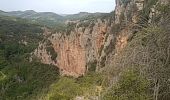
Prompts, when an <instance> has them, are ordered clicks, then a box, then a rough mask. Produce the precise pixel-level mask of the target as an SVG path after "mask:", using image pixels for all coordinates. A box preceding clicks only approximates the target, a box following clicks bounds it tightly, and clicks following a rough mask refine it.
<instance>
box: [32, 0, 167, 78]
mask: <svg viewBox="0 0 170 100" xmlns="http://www.w3.org/2000/svg"><path fill="white" fill-rule="evenodd" d="M125 1H126V2H125ZM146 1H147V0H116V8H115V12H113V13H110V14H107V15H106V16H107V17H103V18H102V17H101V18H95V19H93V20H91V19H89V20H82V21H74V22H68V24H69V26H70V27H71V30H67V29H66V30H67V31H65V32H56V33H53V34H51V33H50V32H49V30H48V31H47V29H46V31H45V33H44V34H45V37H46V39H45V40H44V41H45V42H44V41H43V42H42V43H40V44H39V47H38V48H37V49H36V50H35V51H34V52H33V53H32V55H34V56H36V57H37V58H38V59H39V60H40V61H41V62H43V63H45V64H52V65H56V66H57V67H58V68H60V72H61V74H62V75H71V76H75V77H78V76H81V75H84V74H85V73H86V72H87V71H90V70H91V69H93V71H100V70H102V68H103V67H105V66H109V64H110V62H111V61H112V59H113V57H114V55H115V54H117V52H120V51H121V50H122V49H123V48H124V47H125V46H126V44H127V43H128V39H129V37H130V36H131V35H132V34H133V33H134V32H135V31H136V30H134V26H135V24H136V23H137V22H138V13H139V11H141V10H142V9H143V8H144V6H145V2H146ZM165 2H168V1H167V0H164V2H163V3H165ZM47 41H48V42H50V43H51V44H50V45H51V46H52V48H53V49H54V52H56V53H57V57H56V58H54V57H52V56H53V54H52V53H49V52H48V51H47V49H46V47H48V46H49V45H48V44H49V43H48V42H47ZM52 58H53V59H52Z"/></svg>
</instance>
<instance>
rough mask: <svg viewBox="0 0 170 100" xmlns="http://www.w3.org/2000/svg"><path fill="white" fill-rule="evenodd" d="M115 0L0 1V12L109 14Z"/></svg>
mask: <svg viewBox="0 0 170 100" xmlns="http://www.w3.org/2000/svg"><path fill="white" fill-rule="evenodd" d="M114 8H115V0H0V10H3V11H18V10H19V11H25V10H35V11H37V12H55V13H58V14H75V13H79V12H91V13H94V12H111V11H113V10H114Z"/></svg>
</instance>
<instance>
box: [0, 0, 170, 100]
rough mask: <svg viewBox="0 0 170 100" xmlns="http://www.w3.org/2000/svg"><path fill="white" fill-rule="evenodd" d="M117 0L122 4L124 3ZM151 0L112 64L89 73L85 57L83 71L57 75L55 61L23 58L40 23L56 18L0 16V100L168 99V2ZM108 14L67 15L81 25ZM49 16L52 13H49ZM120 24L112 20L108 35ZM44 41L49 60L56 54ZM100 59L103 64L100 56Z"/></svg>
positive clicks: (91, 66) (38, 38)
mask: <svg viewBox="0 0 170 100" xmlns="http://www.w3.org/2000/svg"><path fill="white" fill-rule="evenodd" d="M121 1H122V3H123V4H124V5H127V4H128V3H129V2H130V0H121ZM156 1H157V0H147V5H146V6H145V8H144V10H142V11H141V12H140V15H139V22H138V23H137V25H136V26H134V28H135V30H137V31H135V32H134V33H133V34H132V36H131V37H130V38H129V39H128V44H127V46H126V47H125V48H124V50H122V51H121V53H120V54H117V55H115V56H114V60H113V62H114V63H113V65H111V66H106V67H105V68H103V71H102V72H95V70H96V67H97V62H96V61H94V62H90V63H88V66H89V68H88V70H89V71H88V72H87V74H86V75H85V76H82V77H79V78H73V77H63V76H59V69H58V68H57V67H56V66H52V65H45V64H42V63H40V62H34V61H33V62H29V54H30V53H31V52H32V51H33V50H34V49H35V48H37V46H38V43H39V42H40V41H41V40H43V36H42V32H43V30H42V29H41V25H47V26H49V27H51V26H54V25H56V23H55V24H54V23H53V21H49V20H48V17H44V18H40V19H38V22H36V24H35V22H34V24H33V23H32V21H30V20H26V19H20V18H16V17H7V16H0V100H72V99H73V98H75V97H79V98H84V99H87V100H96V99H97V100H98V99H99V100H169V99H170V78H169V76H170V45H169V44H170V5H160V4H159V3H156ZM153 5H156V6H155V9H156V10H157V13H156V14H155V15H154V16H153V17H152V19H149V18H150V17H149V14H150V9H151V7H153ZM1 13H5V12H1ZM15 13H18V12H13V14H15ZM19 13H20V12H19ZM27 13H31V14H32V13H35V12H32V11H31V12H27ZM113 13H114V12H112V13H111V14H104V15H103V16H99V15H98V14H97V15H95V14H94V15H91V14H88V13H82V14H83V15H82V16H83V17H82V16H81V13H80V15H79V14H78V16H76V15H75V16H67V17H68V18H70V19H71V18H72V19H76V20H77V19H80V22H82V23H81V24H79V25H78V27H87V26H89V25H91V26H93V24H92V22H93V21H95V20H96V18H102V19H105V18H112V17H111V16H113V15H112V14H113ZM48 14H49V13H48ZM50 15H51V14H50ZM130 15H131V14H130ZM39 16H40V15H39ZM51 16H53V17H56V15H55V14H52V15H51ZM122 18H124V16H122ZM122 20H123V19H122ZM39 22H42V23H39ZM148 22H149V23H148ZM122 23H123V21H122V22H121V23H120V24H116V25H114V29H113V31H112V33H113V34H116V33H119V32H120V30H121V29H123V28H124V26H123V25H124V23H123V24H122ZM37 24H39V25H37ZM57 24H58V22H57ZM74 27H75V25H74V24H73V25H72V24H70V25H68V26H65V25H63V24H61V23H59V24H58V27H56V28H55V29H54V33H55V31H65V30H66V31H67V33H68V34H67V35H69V33H70V31H71V30H72V29H74ZM65 28H66V29H65ZM46 42H47V45H48V46H47V47H46V50H47V52H48V53H49V54H50V55H52V56H51V59H52V60H55V59H56V58H57V53H56V52H55V51H54V48H52V43H50V42H48V41H46ZM113 45H115V43H113ZM113 45H112V46H111V47H107V50H106V51H105V52H106V53H107V54H109V53H110V52H112V51H111V50H113V49H114V46H113ZM102 60H103V62H102V64H104V61H105V60H106V57H104V58H102ZM103 67H104V65H103Z"/></svg>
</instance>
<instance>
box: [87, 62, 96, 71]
mask: <svg viewBox="0 0 170 100" xmlns="http://www.w3.org/2000/svg"><path fill="white" fill-rule="evenodd" d="M96 67H97V61H94V62H89V63H88V71H89V72H95V71H96Z"/></svg>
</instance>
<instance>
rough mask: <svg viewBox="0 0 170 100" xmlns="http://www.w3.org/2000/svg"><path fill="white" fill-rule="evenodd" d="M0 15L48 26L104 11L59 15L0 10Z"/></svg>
mask: <svg viewBox="0 0 170 100" xmlns="http://www.w3.org/2000/svg"><path fill="white" fill-rule="evenodd" d="M0 15H5V16H12V17H19V18H24V19H29V20H31V21H32V22H34V23H38V24H41V25H45V26H48V27H55V26H58V25H61V24H64V22H65V21H67V20H81V19H85V18H95V17H99V16H102V15H105V13H88V12H80V13H78V14H70V15H68V14H62V15H59V14H56V13H53V12H35V11H34V10H26V11H11V12H5V11H2V10H0Z"/></svg>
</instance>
